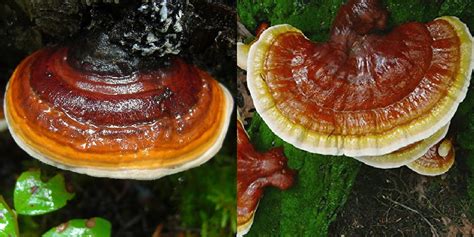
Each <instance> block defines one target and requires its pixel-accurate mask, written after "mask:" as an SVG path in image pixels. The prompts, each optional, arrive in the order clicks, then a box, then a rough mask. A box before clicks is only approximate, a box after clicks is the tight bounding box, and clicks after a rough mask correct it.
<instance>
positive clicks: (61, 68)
mask: <svg viewBox="0 0 474 237" xmlns="http://www.w3.org/2000/svg"><path fill="white" fill-rule="evenodd" d="M170 4H171V5H170ZM176 7H179V4H176V2H175V1H164V4H161V5H157V4H156V3H155V1H152V2H150V3H144V5H142V6H141V7H140V9H139V11H135V12H137V13H133V14H137V15H136V16H129V17H126V18H124V21H121V22H119V23H117V24H115V25H112V26H110V27H108V28H106V29H105V30H104V29H103V30H98V31H94V30H91V32H89V33H87V34H86V35H85V38H81V40H80V41H78V42H74V43H72V44H67V45H63V46H54V47H47V48H44V49H41V50H39V51H37V52H35V53H33V54H32V55H30V56H29V57H27V58H26V59H24V60H23V61H22V62H21V63H20V65H18V67H17V68H16V70H15V71H14V73H13V75H12V76H11V79H10V81H9V84H8V86H7V91H6V97H5V102H4V110H5V116H6V119H7V123H8V128H9V130H10V132H11V134H12V136H13V138H14V139H15V141H16V142H17V143H18V145H19V146H20V147H21V148H22V149H24V150H25V151H26V152H27V153H28V154H29V155H31V156H32V157H34V158H37V159H39V160H41V161H43V162H45V163H47V164H50V165H53V166H56V167H59V168H62V169H67V170H71V171H74V172H78V173H84V174H88V175H92V176H100V177H111V178H129V179H156V178H160V177H162V176H165V175H168V174H172V173H176V172H180V171H183V170H186V169H189V168H192V167H195V166H198V165H200V164H202V163H204V162H206V161H207V160H209V159H210V158H212V157H213V156H214V155H215V154H216V153H217V151H218V150H219V149H220V147H221V146H222V143H223V140H224V137H225V135H226V132H227V128H228V125H229V121H230V115H231V111H232V107H233V100H232V97H231V95H230V93H229V92H228V91H227V89H225V88H224V87H223V86H222V85H221V84H219V83H218V82H217V81H216V80H214V79H213V78H212V77H211V76H210V75H209V74H207V73H206V72H204V71H202V70H200V69H199V68H197V67H196V66H193V65H191V64H188V63H187V62H185V60H183V59H180V58H179V57H178V56H176V55H175V54H177V53H178V52H179V48H178V47H176V46H179V45H180V41H179V40H180V39H181V31H182V25H181V24H180V22H181V20H182V16H183V14H182V12H181V11H180V10H179V9H177V8H176ZM144 14H145V15H144ZM150 14H151V15H150ZM160 17H161V18H160ZM131 19H136V20H131ZM142 20H144V21H146V20H151V21H154V22H151V23H150V24H154V25H155V28H154V29H156V30H157V32H156V33H155V34H154V35H157V34H168V35H167V37H160V38H155V37H153V31H152V30H151V28H150V30H148V31H145V33H144V34H143V35H141V34H139V33H137V32H129V31H130V29H131V30H132V31H134V30H137V31H140V32H144V31H143V29H148V28H147V26H146V24H149V23H146V22H144V21H142ZM127 24H131V25H128V27H127ZM157 26H162V28H160V29H157V28H156V27H157ZM123 30H126V32H129V33H130V34H125V35H126V36H127V37H131V36H130V35H132V34H133V35H135V36H137V37H138V38H137V37H136V38H134V39H135V40H134V41H132V43H131V44H130V43H127V41H130V40H131V38H127V39H125V40H124V41H125V42H122V43H123V44H121V43H119V44H116V43H114V37H115V36H116V35H124V32H123ZM150 34H152V35H150ZM141 36H143V39H141V38H140V37H141ZM161 40H165V42H161ZM178 41H179V42H178ZM167 42H168V43H169V45H167ZM141 43H142V44H143V45H140V44H141ZM127 47H128V48H127ZM141 49H143V50H142V51H140V50H141ZM144 55H147V56H148V55H150V57H148V58H146V57H143V56H144ZM153 55H159V58H154V57H153Z"/></svg>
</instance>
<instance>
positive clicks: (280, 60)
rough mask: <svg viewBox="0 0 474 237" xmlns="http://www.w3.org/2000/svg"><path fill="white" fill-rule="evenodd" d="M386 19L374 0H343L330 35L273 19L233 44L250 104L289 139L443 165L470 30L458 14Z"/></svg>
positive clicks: (424, 170) (465, 74)
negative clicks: (252, 37)
mask: <svg viewBox="0 0 474 237" xmlns="http://www.w3.org/2000/svg"><path fill="white" fill-rule="evenodd" d="M387 19H388V12H387V10H385V9H384V8H383V7H382V6H381V4H380V3H379V2H378V1H376V0H349V1H348V3H346V4H345V5H343V6H341V8H340V10H339V12H338V14H337V16H336V18H335V21H334V22H333V26H332V28H331V32H330V38H329V40H328V41H327V42H323V43H321V42H312V41H310V40H309V39H307V38H306V37H305V36H304V35H303V33H302V32H301V31H300V30H298V29H296V28H295V27H292V26H290V25H276V26H272V27H269V28H268V29H266V30H265V31H263V33H261V34H260V35H259V37H258V39H257V40H256V41H254V42H253V43H252V44H250V45H243V44H240V45H239V47H238V50H239V52H238V56H239V58H238V65H239V66H240V67H242V68H243V69H245V70H247V85H248V88H249V91H250V94H251V96H252V98H253V101H254V104H255V108H256V110H257V112H258V113H259V114H260V115H261V117H262V118H263V119H264V121H265V122H266V123H267V124H268V126H269V127H270V128H271V130H272V131H273V132H274V133H275V134H276V135H278V136H279V137H281V138H282V139H284V140H285V141H286V142H288V143H290V144H292V145H294V146H295V147H298V148H300V149H303V150H306V151H309V152H313V153H320V154H327V155H346V156H350V157H354V158H356V159H358V160H360V161H362V162H364V163H366V164H368V165H371V166H375V167H380V168H394V167H400V166H403V165H407V166H408V167H409V168H411V169H413V170H415V171H417V172H419V173H421V174H425V175H438V174H441V173H444V172H446V171H447V170H448V169H449V167H450V166H451V164H452V161H453V159H454V150H453V148H452V145H451V142H450V141H449V140H445V141H442V140H443V138H444V137H445V135H446V133H447V131H448V128H449V122H450V120H451V118H452V117H453V115H454V113H455V112H456V110H457V107H458V105H459V103H460V102H461V101H462V100H463V99H464V97H465V96H466V93H467V90H468V86H469V81H470V77H471V71H472V68H473V40H472V36H471V34H470V32H469V29H468V28H467V26H466V25H465V24H463V23H462V22H461V21H460V20H459V19H458V18H456V17H450V16H445V17H440V18H437V19H434V20H433V21H431V22H428V23H418V22H410V23H405V24H402V25H399V26H395V27H393V28H392V29H387V28H386V24H387ZM448 144H449V145H448Z"/></svg>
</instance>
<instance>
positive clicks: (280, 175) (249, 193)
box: [237, 122, 294, 236]
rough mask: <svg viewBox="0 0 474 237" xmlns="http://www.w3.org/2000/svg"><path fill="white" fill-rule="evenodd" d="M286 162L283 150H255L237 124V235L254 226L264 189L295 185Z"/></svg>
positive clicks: (285, 187) (240, 125) (240, 126)
mask: <svg viewBox="0 0 474 237" xmlns="http://www.w3.org/2000/svg"><path fill="white" fill-rule="evenodd" d="M286 162H287V158H286V157H285V156H284V154H283V149H282V148H273V149H272V150H270V151H267V152H265V153H260V152H258V151H256V150H255V148H254V147H253V146H252V144H251V143H250V141H249V138H248V136H247V134H246V132H245V130H244V128H243V126H242V124H241V123H240V122H238V123H237V236H243V235H245V234H246V233H247V232H248V231H249V229H250V227H251V226H252V223H253V219H254V216H255V211H256V210H257V206H258V202H259V201H260V198H261V197H262V195H263V189H264V188H265V187H267V186H274V187H277V188H279V189H287V188H289V187H290V186H291V185H292V184H293V176H294V171H292V170H291V169H289V168H288V166H287V164H286Z"/></svg>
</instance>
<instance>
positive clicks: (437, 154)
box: [407, 139, 455, 176]
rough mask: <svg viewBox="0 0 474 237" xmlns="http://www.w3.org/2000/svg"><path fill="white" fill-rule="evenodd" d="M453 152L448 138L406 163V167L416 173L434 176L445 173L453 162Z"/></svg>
mask: <svg viewBox="0 0 474 237" xmlns="http://www.w3.org/2000/svg"><path fill="white" fill-rule="evenodd" d="M454 158H455V152H454V147H453V145H452V143H451V140H450V139H444V140H443V141H442V142H440V143H438V144H436V145H434V146H433V147H431V148H430V149H429V150H428V152H427V153H426V154H425V155H424V156H422V157H420V158H419V159H417V160H415V161H413V162H411V163H409V164H407V167H408V168H410V169H411V170H413V171H415V172H416V173H418V174H422V175H427V176H436V175H441V174H444V173H446V172H447V171H448V170H449V169H450V168H451V166H453V164H454Z"/></svg>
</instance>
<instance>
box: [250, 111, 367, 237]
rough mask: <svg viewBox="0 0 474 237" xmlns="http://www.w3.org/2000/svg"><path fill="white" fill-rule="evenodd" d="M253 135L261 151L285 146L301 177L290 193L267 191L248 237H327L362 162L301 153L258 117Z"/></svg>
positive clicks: (252, 137)
mask: <svg viewBox="0 0 474 237" xmlns="http://www.w3.org/2000/svg"><path fill="white" fill-rule="evenodd" d="M249 135H250V137H251V141H252V143H253V144H254V145H255V146H256V148H257V149H258V150H261V151H266V150H268V149H270V148H272V147H279V146H282V147H283V148H284V152H285V155H286V157H287V158H288V165H289V166H290V168H292V169H295V170H297V172H298V174H297V179H296V182H295V184H294V185H293V187H291V188H290V189H288V190H285V191H282V190H279V189H275V188H267V189H266V190H265V195H264V197H263V198H262V200H260V203H259V207H258V209H257V212H256V215H255V220H254V224H253V226H252V228H251V229H250V232H249V234H248V236H276V235H278V236H326V235H327V231H328V228H329V224H330V223H331V222H332V221H333V220H334V219H335V218H336V215H337V212H338V210H339V209H340V208H341V207H342V206H343V205H344V203H345V201H346V199H347V196H348V194H349V192H350V190H351V187H352V184H353V182H354V179H355V176H356V174H357V172H358V170H359V166H360V164H359V162H357V161H355V160H353V159H352V158H349V157H335V156H322V155H318V154H311V153H308V152H305V151H302V150H299V149H297V148H295V147H293V146H292V145H290V144H288V143H285V142H284V141H283V140H281V139H280V138H278V137H277V136H276V135H275V134H273V133H272V131H271V130H270V129H269V128H268V126H267V125H266V124H265V123H264V122H263V120H262V119H261V118H260V117H259V116H258V114H257V113H255V115H254V118H253V120H252V123H251V126H250V129H249Z"/></svg>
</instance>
